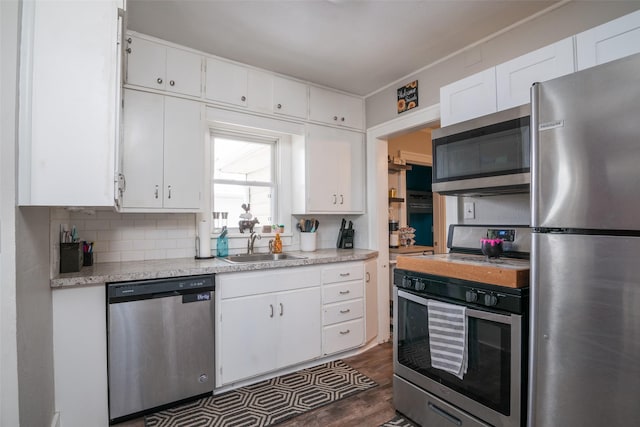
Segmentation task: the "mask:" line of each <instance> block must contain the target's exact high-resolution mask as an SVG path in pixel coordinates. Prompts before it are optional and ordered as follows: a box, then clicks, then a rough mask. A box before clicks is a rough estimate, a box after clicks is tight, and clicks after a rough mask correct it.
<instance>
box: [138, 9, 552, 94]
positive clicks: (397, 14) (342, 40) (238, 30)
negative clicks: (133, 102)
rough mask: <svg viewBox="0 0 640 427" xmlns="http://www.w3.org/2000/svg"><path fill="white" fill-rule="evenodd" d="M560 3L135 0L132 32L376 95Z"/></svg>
mask: <svg viewBox="0 0 640 427" xmlns="http://www.w3.org/2000/svg"><path fill="white" fill-rule="evenodd" d="M554 3H558V0H547V1H529V0H502V1H495V0H471V1H463V0H443V1H436V0H423V1H410V0H378V1H370V0H360V1H356V0H298V1H293V0H289V1H284V0H280V1H275V0H254V1H249V0H128V1H127V10H128V12H127V20H128V28H129V29H131V30H134V31H138V32H140V33H144V34H149V35H152V36H155V37H158V38H161V39H164V40H168V41H171V42H174V43H177V44H180V45H183V46H188V47H191V48H194V49H197V50H201V51H203V52H207V53H211V54H214V55H217V56H221V57H224V58H229V59H233V60H235V61H239V62H242V63H245V64H249V65H253V66H256V67H259V68H263V69H267V70H271V71H275V72H277V73H281V74H285V75H288V76H292V77H297V78H299V79H302V80H306V81H310V82H314V83H317V84H321V85H325V86H329V87H333V88H336V89H340V90H344V91H346V92H350V93H354V94H358V95H363V96H364V95H368V94H371V93H372V92H375V91H377V90H378V89H380V88H382V87H384V86H387V85H389V84H391V83H394V82H396V81H397V80H399V79H402V78H403V77H405V76H407V75H409V74H410V73H412V72H414V71H416V70H418V69H420V68H422V67H425V66H426V65H429V64H431V63H433V62H435V61H437V60H438V59H441V58H443V57H446V56H447V55H450V54H452V53H454V52H457V51H459V50H460V49H463V48H465V47H466V46H469V45H471V44H472V43H474V42H476V41H478V40H480V39H483V38H485V37H487V36H489V35H491V34H494V33H496V32H498V31H499V30H501V29H503V28H505V27H507V26H509V25H511V24H514V23H516V22H518V21H520V20H522V19H525V18H527V17H528V16H531V15H533V14H535V13H537V12H539V11H541V10H544V9H545V8H547V7H550V6H552V5H553V4H554Z"/></svg>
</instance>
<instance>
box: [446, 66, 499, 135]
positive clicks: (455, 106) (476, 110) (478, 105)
mask: <svg viewBox="0 0 640 427" xmlns="http://www.w3.org/2000/svg"><path fill="white" fill-rule="evenodd" d="M496 111H497V103H496V71H495V67H494V68H489V69H487V70H484V71H481V72H479V73H477V74H473V75H471V76H469V77H466V78H464V79H462V80H458V81H457V82H453V83H451V84H449V85H447V86H443V87H441V88H440V124H441V125H442V126H443V127H444V126H448V125H451V124H454V123H458V122H463V121H465V120H469V119H473V118H475V117H480V116H484V115H485V114H490V113H495V112H496Z"/></svg>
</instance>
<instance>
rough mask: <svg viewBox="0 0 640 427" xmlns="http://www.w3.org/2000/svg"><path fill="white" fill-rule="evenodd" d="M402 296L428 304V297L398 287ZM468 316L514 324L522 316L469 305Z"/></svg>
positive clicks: (399, 294)
mask: <svg viewBox="0 0 640 427" xmlns="http://www.w3.org/2000/svg"><path fill="white" fill-rule="evenodd" d="M400 297H402V298H404V299H408V300H410V301H413V302H415V303H417V304H420V305H423V306H425V307H426V306H427V301H428V299H427V298H423V297H419V296H417V295H414V294H411V293H409V292H406V291H402V290H400V289H398V298H400ZM459 305H465V304H459ZM467 317H473V318H474V319H482V320H488V321H490V322H497V323H503V324H505V325H512V324H513V323H514V321H515V319H520V317H521V316H519V315H516V314H512V315H504V314H498V313H492V312H490V311H483V310H477V309H475V308H468V307H467ZM514 318H515V319H514Z"/></svg>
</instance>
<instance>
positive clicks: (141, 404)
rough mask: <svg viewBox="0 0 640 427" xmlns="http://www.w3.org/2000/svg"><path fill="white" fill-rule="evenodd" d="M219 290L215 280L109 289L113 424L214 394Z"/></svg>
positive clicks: (147, 282) (130, 284) (194, 279)
mask: <svg viewBox="0 0 640 427" xmlns="http://www.w3.org/2000/svg"><path fill="white" fill-rule="evenodd" d="M214 290H215V283H214V276H213V275H207V276H190V277H178V278H170V279H156V280H145V281H139V282H121V283H109V284H108V285H107V299H108V319H107V320H108V323H107V324H108V331H107V332H108V333H107V335H108V375H109V419H110V421H111V422H112V423H114V422H118V421H124V420H125V419H127V418H132V417H133V416H139V415H142V414H143V413H148V412H151V411H152V410H154V409H160V408H161V407H163V406H167V405H169V404H172V403H175V402H178V401H183V400H187V399H190V398H194V397H197V396H201V395H204V394H211V393H212V392H213V387H214V384H215V381H214ZM80 321H81V320H80Z"/></svg>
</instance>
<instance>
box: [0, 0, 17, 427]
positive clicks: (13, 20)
mask: <svg viewBox="0 0 640 427" xmlns="http://www.w3.org/2000/svg"><path fill="white" fill-rule="evenodd" d="M19 14H20V11H19V3H18V2H17V1H11V0H6V1H4V0H3V1H0V43H1V45H0V103H1V104H0V425H2V426H17V425H19V407H18V370H17V340H16V264H15V259H16V250H15V199H16V191H15V190H16V179H15V177H16V170H15V159H16V102H17V99H16V87H17V64H18V62H17V56H18V32H19V28H20V27H19V24H18V23H19V16H20V15H19Z"/></svg>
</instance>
